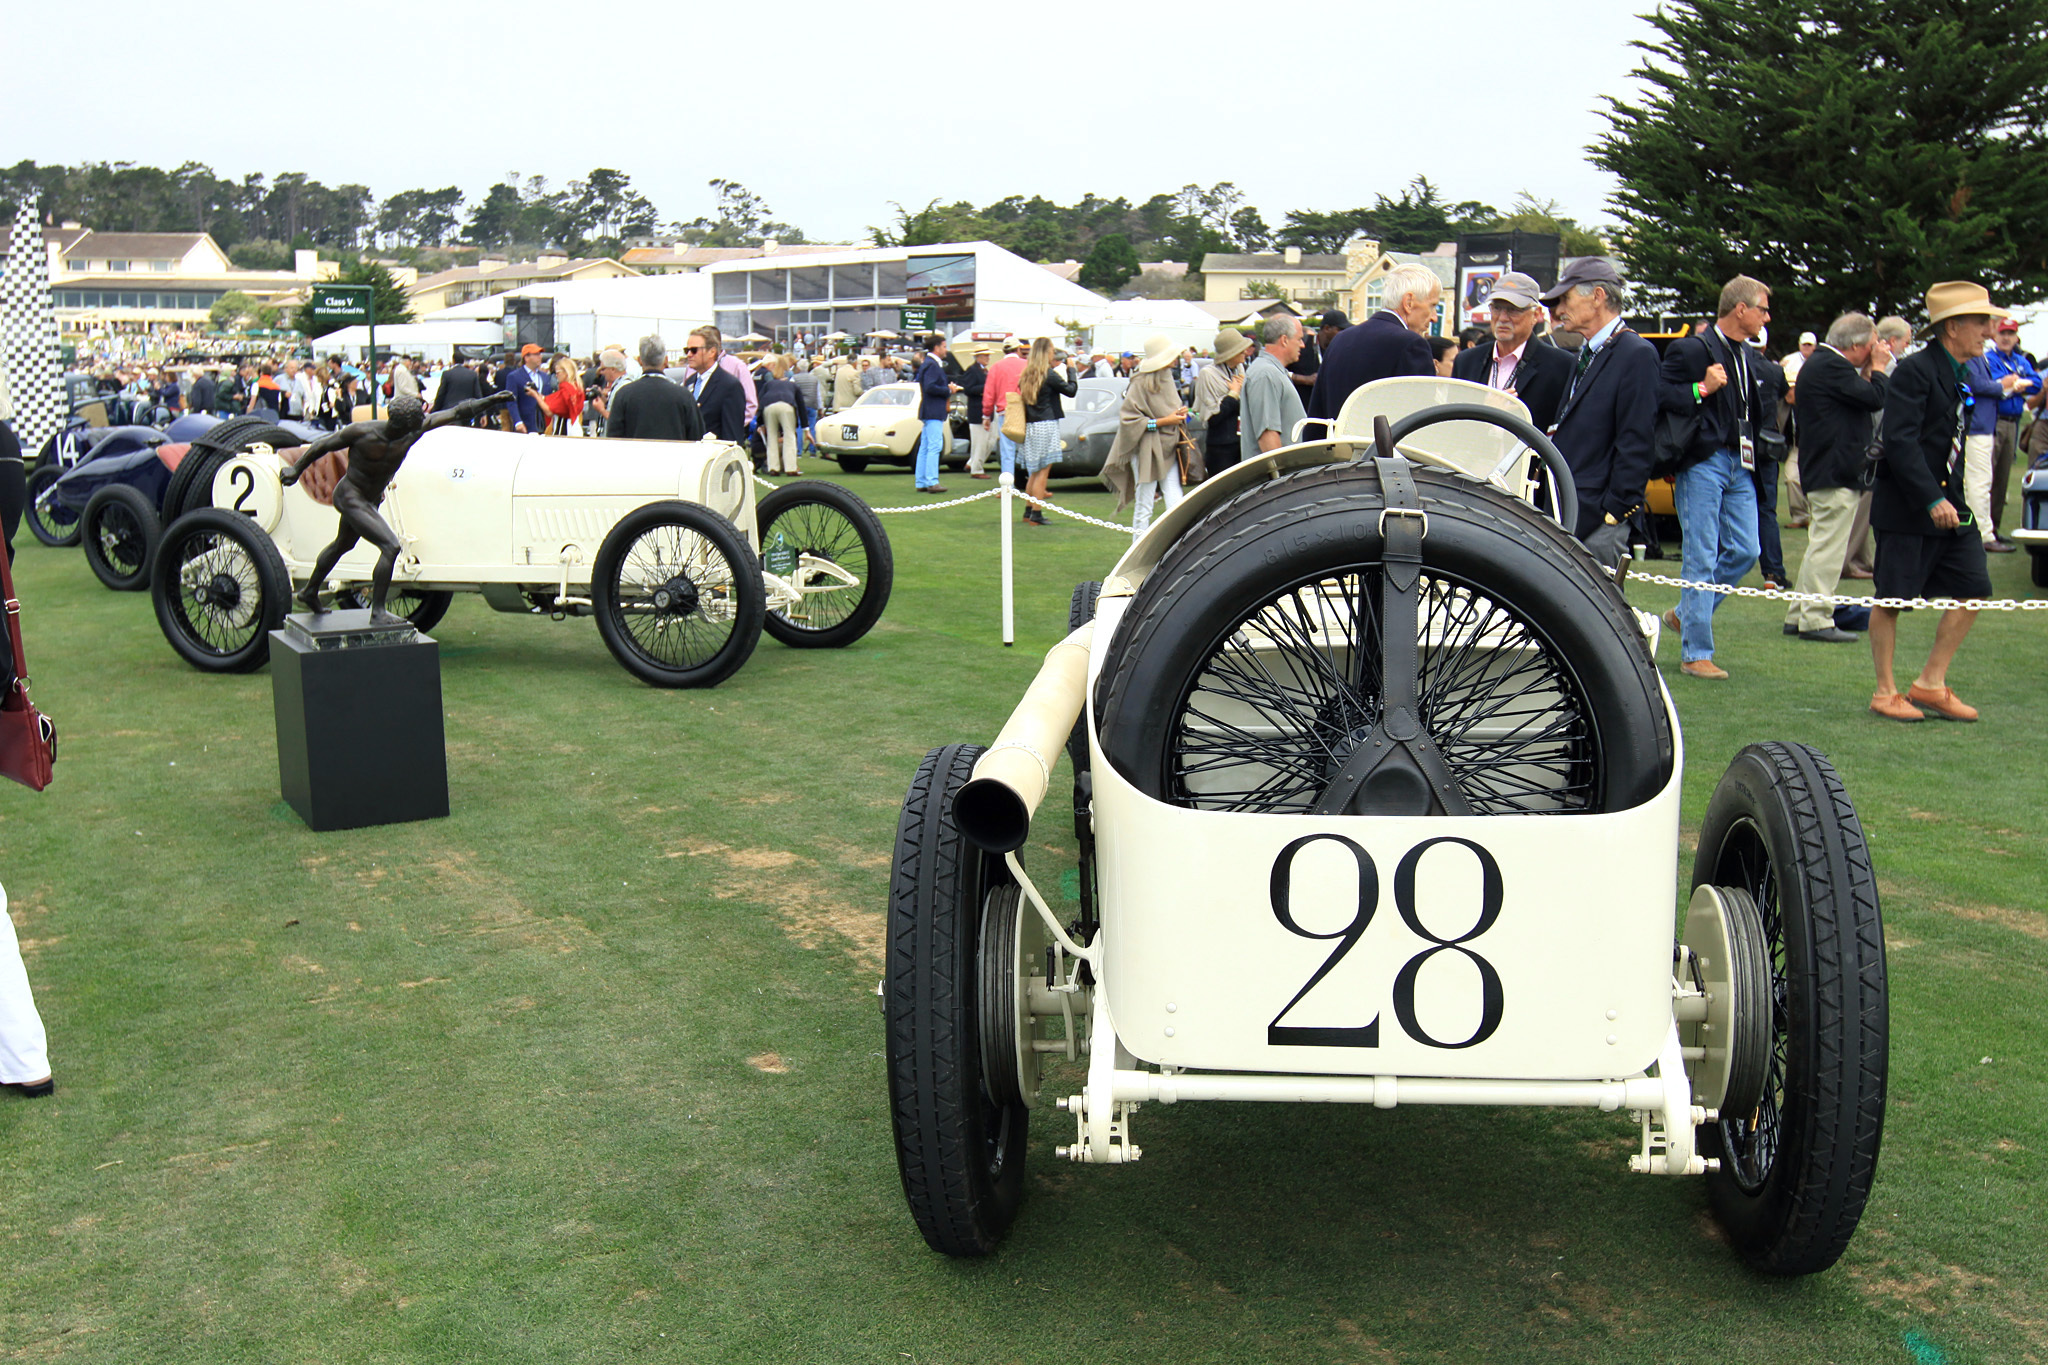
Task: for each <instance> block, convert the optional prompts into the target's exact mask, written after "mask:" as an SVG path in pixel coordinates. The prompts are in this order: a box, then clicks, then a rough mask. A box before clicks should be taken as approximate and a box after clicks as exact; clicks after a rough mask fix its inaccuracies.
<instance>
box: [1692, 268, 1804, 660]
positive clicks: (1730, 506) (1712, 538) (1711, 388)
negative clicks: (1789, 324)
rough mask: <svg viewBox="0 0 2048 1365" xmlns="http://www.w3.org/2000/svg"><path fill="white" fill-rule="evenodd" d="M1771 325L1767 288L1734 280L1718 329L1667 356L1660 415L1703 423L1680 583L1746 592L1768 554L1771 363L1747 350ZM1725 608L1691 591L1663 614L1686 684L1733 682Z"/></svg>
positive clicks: (1716, 598)
mask: <svg viewBox="0 0 2048 1365" xmlns="http://www.w3.org/2000/svg"><path fill="white" fill-rule="evenodd" d="M1770 320H1771V290H1770V286H1768V285H1766V284H1765V283H1764V282H1763V281H1762V280H1753V279H1751V278H1750V277H1749V276H1747V275H1737V276H1736V277H1735V278H1734V279H1732V280H1730V281H1728V283H1726V284H1724V285H1722V286H1721V305H1720V311H1719V313H1718V314H1717V315H1716V317H1715V319H1714V322H1713V325H1712V326H1710V327H1708V328H1707V330H1706V331H1704V332H1702V333H1700V334H1699V335H1698V336H1689V337H1680V338H1679V339H1678V340H1677V341H1674V342H1672V343H1671V348H1670V349H1669V350H1667V351H1666V352H1664V369H1663V378H1664V394H1663V407H1664V410H1665V411H1666V412H1675V413H1681V414H1691V415H1696V416H1697V417H1698V419H1699V420H1698V426H1697V428H1696V434H1695V436H1694V439H1693V444H1692V448H1691V449H1690V450H1689V451H1687V452H1686V453H1685V455H1684V456H1683V457H1682V458H1681V460H1680V461H1679V466H1678V475H1677V478H1676V480H1675V484H1676V486H1675V488H1674V489H1673V493H1672V500H1673V501H1674V502H1675V503H1676V504H1677V505H1678V524H1679V527H1680V533H1681V535H1682V536H1683V537H1684V541H1683V547H1684V548H1683V563H1684V565H1685V567H1684V570H1683V575H1684V577H1685V578H1687V579H1688V580H1690V581H1692V582H1694V583H1727V584H1731V585H1732V584H1735V583H1740V582H1741V581H1742V579H1743V576H1744V575H1745V574H1747V573H1748V572H1749V571H1750V569H1751V568H1753V567H1755V565H1756V557H1757V553H1758V551H1759V550H1760V549H1761V547H1762V537H1761V536H1760V534H1759V528H1758V525H1757V485H1756V470H1757V463H1758V454H1757V452H1758V447H1759V444H1760V442H1761V438H1760V437H1759V436H1758V434H1757V433H1758V431H1759V429H1760V428H1762V427H1764V426H1767V425H1769V424H1770V422H1771V421H1772V420H1773V419H1774V418H1775V417H1776V416H1777V410H1778V403H1777V387H1776V385H1775V384H1769V385H1767V384H1765V383H1764V382H1763V370H1764V365H1765V363H1766V362H1765V361H1764V360H1763V358H1762V356H1760V355H1759V354H1757V353H1756V351H1755V350H1754V348H1752V347H1751V346H1750V344H1749V342H1750V339H1751V338H1752V337H1754V336H1756V335H1757V334H1758V333H1759V332H1761V331H1763V329H1764V325H1765V324H1766V323H1768V322H1769V321H1770ZM1724 600H1725V598H1724V597H1723V595H1722V594H1720V593H1715V592H1708V591H1707V590H1706V589H1704V588H1686V589H1684V590H1683V591H1681V592H1680V593H1679V595H1678V610H1677V611H1675V612H1666V613H1665V614H1664V624H1665V625H1667V626H1675V627H1677V629H1678V635H1679V655H1680V662H1679V665H1678V671H1679V672H1681V673H1683V674H1685V675H1686V676H1687V677H1692V678H1714V679H1719V678H1725V677H1727V676H1728V670H1727V669H1725V668H1722V667H1721V666H1720V665H1719V664H1717V663H1715V662H1714V613H1715V611H1717V610H1718V609H1719V608H1720V606H1721V603H1722V602H1723V601H1724Z"/></svg>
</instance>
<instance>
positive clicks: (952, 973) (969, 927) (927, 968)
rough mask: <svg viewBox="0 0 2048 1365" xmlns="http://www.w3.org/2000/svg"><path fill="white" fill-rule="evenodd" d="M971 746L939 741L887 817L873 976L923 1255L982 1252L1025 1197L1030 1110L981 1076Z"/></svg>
mask: <svg viewBox="0 0 2048 1365" xmlns="http://www.w3.org/2000/svg"><path fill="white" fill-rule="evenodd" d="M981 754H982V748H981V746H980V745H978V744H949V745H947V746H946V747H944V748H942V749H934V750H932V751H931V752H930V753H928V754H926V755H925V756H924V761H923V762H922V763H920V764H919V765H918V768H917V776H916V777H915V778H913V779H912V780H911V783H910V794H909V795H908V796H906V797H905V798H904V801H903V814H902V818H901V819H900V820H898V822H897V825H896V857H895V866H894V870H893V872H892V873H891V879H890V886H889V958H888V970H887V975H886V976H885V977H884V978H883V983H882V999H883V1016H884V1018H885V1019H886V1021H887V1027H888V1040H887V1049H888V1050H887V1057H888V1069H889V1112H890V1117H891V1119H892V1121H893V1123H894V1126H895V1134H896V1166H897V1170H898V1172H899V1173H900V1174H901V1175H902V1177H903V1197H904V1198H905V1199H906V1200H907V1201H908V1202H909V1204H910V1215H911V1217H912V1218H913V1219H914V1220H916V1223H917V1230H918V1231H919V1232H921V1233H923V1234H924V1239H925V1241H926V1242H927V1243H929V1244H930V1246H931V1248H932V1249H933V1250H934V1251H942V1252H944V1253H945V1254H946V1255H948V1256H986V1255H988V1254H989V1253H990V1252H992V1251H994V1250H995V1249H996V1247H997V1245H998V1244H999V1243H1000V1242H1001V1241H1002V1239H1003V1234H1004V1233H1005V1232H1007V1231H1008V1230H1009V1227H1010V1224H1011V1222H1012V1221H1013V1220H1014V1219H1015V1218H1016V1216H1017V1206H1018V1204H1019V1202H1020V1201H1021V1200H1022V1199H1023V1197H1024V1153H1025V1139H1026V1136H1027V1132H1028V1128H1029V1124H1030V1116H1031V1114H1030V1110H1028V1109H1026V1108H1025V1107H1024V1106H1023V1104H1021V1103H1018V1102H1015V1101H1014V1100H1013V1101H1012V1102H1010V1103H1007V1104H998V1103H997V1102H996V1101H995V1100H994V1099H993V1098H992V1097H991V1094H990V1086H989V1084H988V1082H987V1080H986V1078H985V1077H984V1075H983V1070H982V1051H981V1024H980V1005H979V1000H978V994H979V981H980V969H981V962H980V944H979V941H978V940H979V937H980V932H981V922H982V912H983V907H984V902H985V901H986V899H987V897H988V893H989V891H990V890H991V889H992V888H994V887H995V886H998V885H1001V884H1004V883H1007V882H1008V881H1009V871H1008V869H1007V868H1006V867H1005V866H1004V864H1003V861H1002V859H1000V858H998V857H996V856H994V855H992V854H986V853H983V852H982V851H981V850H980V849H978V848H975V847H974V846H973V845H972V844H970V843H968V842H967V839H966V837H965V836H964V835H962V834H961V833H960V828H959V826H958V825H956V824H954V822H953V798H954V796H955V794H956V793H958V791H959V790H960V788H961V787H963V786H965V785H966V783H967V779H968V777H969V776H970V775H971V774H972V773H973V771H974V763H975V760H976V759H978V758H980V757H981Z"/></svg>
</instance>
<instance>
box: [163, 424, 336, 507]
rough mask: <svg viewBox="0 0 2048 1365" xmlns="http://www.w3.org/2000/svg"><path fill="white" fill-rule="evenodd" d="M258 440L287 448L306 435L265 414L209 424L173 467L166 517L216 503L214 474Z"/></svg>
mask: <svg viewBox="0 0 2048 1365" xmlns="http://www.w3.org/2000/svg"><path fill="white" fill-rule="evenodd" d="M258 441H261V442H262V443H263V444H265V445H267V446H269V447H270V448H271V449H273V450H286V449H289V448H291V447H293V446H299V445H304V444H305V437H303V436H300V435H298V434H296V433H295V432H291V431H288V430H286V429H285V428H283V427H281V426H278V425H277V424H276V423H274V422H271V421H268V420H266V419H264V418H261V417H230V418H229V419H228V420H227V421H225V422H222V423H221V424H220V425H219V426H217V427H208V428H207V429H206V430H205V431H203V432H201V433H200V434H199V437H198V439H197V440H195V441H193V442H192V448H191V449H190V450H187V451H186V452H185V458H184V459H182V460H180V461H178V467H177V468H176V469H174V470H172V471H171V482H170V484H169V486H167V487H166V488H165V489H164V512H163V514H164V520H165V521H167V522H170V521H176V520H177V519H178V518H179V517H182V516H184V515H185V514H186V513H187V512H196V511H198V510H199V509H200V508H202V507H211V506H213V476H214V475H215V474H218V473H219V472H220V467H221V466H222V465H224V464H226V463H227V462H228V461H229V460H231V459H233V458H234V457H235V456H237V455H239V454H240V453H241V452H243V451H244V450H247V449H248V448H249V447H250V446H252V445H255V444H256V443H257V442H258Z"/></svg>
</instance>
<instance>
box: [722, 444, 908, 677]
mask: <svg viewBox="0 0 2048 1365" xmlns="http://www.w3.org/2000/svg"><path fill="white" fill-rule="evenodd" d="M777 523H781V528H780V529H782V530H783V531H785V532H786V533H788V535H789V536H790V537H791V538H792V539H794V540H795V541H796V542H797V545H796V548H797V550H798V552H799V553H804V552H808V553H811V554H815V555H821V556H822V557H823V558H826V559H829V560H831V561H832V562H834V563H835V564H839V565H841V566H842V567H844V568H846V569H847V570H848V571H849V572H851V573H854V574H855V575H856V576H858V577H859V579H860V580H861V587H860V590H859V595H858V596H856V597H854V598H853V602H852V605H851V606H850V607H849V606H847V605H846V603H845V602H843V601H841V600H840V596H839V594H838V593H829V594H823V595H821V597H820V598H819V599H818V600H819V601H820V602H821V603H823V604H824V605H827V606H829V607H830V608H832V610H834V611H842V610H843V614H842V615H840V616H838V618H837V619H835V620H832V621H831V622H830V623H829V624H826V625H820V626H809V625H805V624H802V623H801V622H797V621H792V620H791V619H790V618H789V617H787V616H785V615H783V614H782V613H781V612H779V611H771V612H769V613H768V617H767V620H766V622H765V623H764V624H765V627H766V629H767V631H768V633H769V634H770V635H772V636H774V637H775V638H776V639H777V640H780V641H781V642H782V643H783V644H785V645H788V646H789V647H790V648H792V649H844V648H845V647H846V646H848V645H850V644H852V643H853V642H854V641H855V640H858V639H860V638H861V637H862V636H863V635H866V634H867V633H868V632H869V631H870V630H873V629H874V626H875V622H877V621H879V620H881V619H882V612H883V610H884V609H885V608H886V607H887V606H888V605H889V594H890V592H891V591H892V590H893V589H894V588H895V586H896V557H895V555H894V553H893V552H892V551H891V550H890V548H889V534H888V532H886V531H884V530H883V529H882V519H881V518H880V517H878V516H876V515H875V512H874V509H873V508H871V507H869V506H868V505H867V503H866V502H865V501H864V500H863V499H862V498H861V496H860V494H858V493H856V492H854V491H853V490H852V489H850V488H841V487H840V486H839V485H838V484H836V483H828V482H826V481H825V480H822V479H801V480H798V481H797V482H795V483H786V484H784V485H782V486H781V487H780V488H778V489H776V490H775V491H774V492H773V493H770V494H769V495H768V496H767V497H765V498H763V499H761V501H760V504H759V505H758V506H756V507H755V509H754V525H755V526H756V527H757V528H758V529H759V535H758V537H757V538H758V539H759V540H760V542H761V566H762V567H763V568H764V569H766V568H768V567H769V562H770V559H771V557H772V556H773V554H774V553H775V552H774V551H773V550H772V549H771V548H770V546H769V537H770V536H771V534H773V533H774V532H775V531H776V530H777ZM773 571H774V570H771V572H773ZM847 591H851V589H848V590H847Z"/></svg>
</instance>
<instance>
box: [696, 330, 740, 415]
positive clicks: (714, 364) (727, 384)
mask: <svg viewBox="0 0 2048 1365" xmlns="http://www.w3.org/2000/svg"><path fill="white" fill-rule="evenodd" d="M683 364H684V366H686V367H687V368H688V369H689V371H690V378H689V381H688V383H686V384H685V385H684V387H685V388H687V389H689V390H690V396H691V397H692V398H694V399H696V400H697V414H698V415H699V416H700V417H702V418H703V419H704V434H705V435H706V436H716V437H717V438H718V439H719V440H721V441H732V442H735V443H740V442H744V441H745V440H746V439H747V395H746V391H745V390H744V389H742V388H741V387H740V381H739V380H737V379H734V378H733V377H732V376H731V375H729V374H727V373H726V372H725V370H724V369H723V368H721V367H720V365H719V363H718V343H717V342H715V341H713V340H712V339H711V338H710V337H709V336H707V335H706V334H705V333H703V332H692V333H690V339H689V343H688V344H687V345H685V346H684V347H683Z"/></svg>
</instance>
